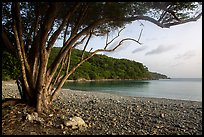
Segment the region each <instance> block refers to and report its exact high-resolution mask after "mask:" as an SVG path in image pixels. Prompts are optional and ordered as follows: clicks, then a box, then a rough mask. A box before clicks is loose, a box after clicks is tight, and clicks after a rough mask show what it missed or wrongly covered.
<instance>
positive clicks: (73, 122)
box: [64, 116, 87, 128]
mask: <svg viewBox="0 0 204 137" xmlns="http://www.w3.org/2000/svg"><path fill="white" fill-rule="evenodd" d="M64 125H65V126H67V127H69V126H71V127H72V128H73V127H74V128H75V126H78V127H82V126H84V127H87V124H86V123H85V122H84V120H83V119H82V118H80V117H76V116H75V117H72V118H70V120H68V121H67V120H65V121H64Z"/></svg>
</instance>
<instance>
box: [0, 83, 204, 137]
mask: <svg viewBox="0 0 204 137" xmlns="http://www.w3.org/2000/svg"><path fill="white" fill-rule="evenodd" d="M5 91H6V92H5ZM16 92H17V85H16V84H15V83H14V84H11V83H9V82H6V83H5V82H2V96H3V94H4V96H6V94H7V95H9V96H10V97H12V96H15V97H19V96H18V95H17V94H15V95H14V94H13V93H16ZM53 104H54V108H55V110H56V112H55V113H54V116H56V119H59V117H62V116H63V117H65V118H67V119H68V118H70V117H73V116H79V117H81V118H82V119H83V120H84V121H85V123H86V124H87V125H89V126H88V127H87V128H86V129H85V130H80V129H78V130H76V129H75V130H74V129H69V128H68V129H66V128H63V129H60V128H59V125H57V124H56V123H55V121H56V119H55V120H53V121H52V123H53V126H52V128H53V129H52V130H49V132H48V133H47V134H52V135H53V134H54V135H61V134H62V135H63V134H64V133H66V134H67V135H107V134H108V135H202V102H198V101H186V100H174V99H165V98H149V97H131V96H120V95H115V94H110V93H101V92H88V91H86V92H85V91H80V90H70V89H62V90H60V92H59V93H58V95H57V98H56V100H55V101H54V102H53ZM2 131H3V133H5V131H4V128H2ZM64 131H65V132H64ZM35 132H36V134H42V133H41V131H39V130H37V129H36V131H35ZM12 133H14V132H12ZM5 134H6V133H5ZM16 134H17V133H16ZM19 134H23V133H21V132H20V133H19ZM24 134H29V133H24Z"/></svg>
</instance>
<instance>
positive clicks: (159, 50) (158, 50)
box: [145, 45, 174, 55]
mask: <svg viewBox="0 0 204 137" xmlns="http://www.w3.org/2000/svg"><path fill="white" fill-rule="evenodd" d="M173 48H174V46H172V45H170V46H164V45H160V46H158V47H157V48H156V49H152V50H151V51H148V52H147V53H146V54H145V55H153V54H160V53H163V52H166V51H169V50H171V49H173Z"/></svg>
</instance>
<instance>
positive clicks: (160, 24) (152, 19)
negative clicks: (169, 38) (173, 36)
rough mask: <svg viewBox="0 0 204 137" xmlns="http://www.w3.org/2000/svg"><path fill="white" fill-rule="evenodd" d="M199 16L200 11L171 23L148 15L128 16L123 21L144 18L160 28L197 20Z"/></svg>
mask: <svg viewBox="0 0 204 137" xmlns="http://www.w3.org/2000/svg"><path fill="white" fill-rule="evenodd" d="M201 16H202V12H201V13H200V14H199V15H197V16H196V17H192V18H189V19H186V20H180V21H177V22H173V23H165V24H162V23H160V22H159V21H157V20H155V19H154V18H151V17H148V16H135V17H128V18H126V19H125V21H135V20H146V21H149V22H152V23H154V24H155V25H157V26H159V27H161V28H170V27H171V26H175V25H179V24H184V23H188V22H192V21H197V20H198V19H199V18H200V17H201Z"/></svg>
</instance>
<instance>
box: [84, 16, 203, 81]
mask: <svg viewBox="0 0 204 137" xmlns="http://www.w3.org/2000/svg"><path fill="white" fill-rule="evenodd" d="M141 23H142V24H143V25H144V26H141ZM141 29H143V31H142V35H141V37H140V40H139V41H140V42H141V43H142V44H141V45H140V44H138V43H136V42H133V41H125V42H123V45H122V46H120V47H119V48H118V49H117V50H116V51H114V52H111V53H110V52H108V53H107V52H106V53H102V54H104V55H107V56H109V57H114V58H120V59H121V58H125V59H129V60H134V61H137V62H140V63H143V64H144V65H145V66H147V67H148V69H149V71H151V72H158V73H160V74H165V75H167V76H168V77H171V78H202V17H201V18H200V19H199V20H198V21H196V22H189V23H186V24H181V25H176V26H172V27H170V28H160V27H158V26H156V25H155V24H153V23H150V22H147V21H140V22H139V21H135V22H133V23H131V24H128V25H126V28H125V29H124V30H123V31H122V32H121V33H120V37H118V39H116V40H115V41H114V42H113V43H112V45H110V46H109V48H111V47H114V46H115V45H116V44H118V42H119V41H120V40H121V39H122V38H134V39H136V40H137V39H138V38H139V34H140V32H141ZM117 34H118V33H117V32H114V33H112V34H111V36H112V38H113V37H115V36H117ZM111 36H110V38H109V39H110V40H111ZM105 41H106V37H104V38H94V39H92V40H91V41H90V43H89V47H87V50H89V49H90V48H93V49H97V48H103V47H104V45H105ZM92 51H93V50H92Z"/></svg>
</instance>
